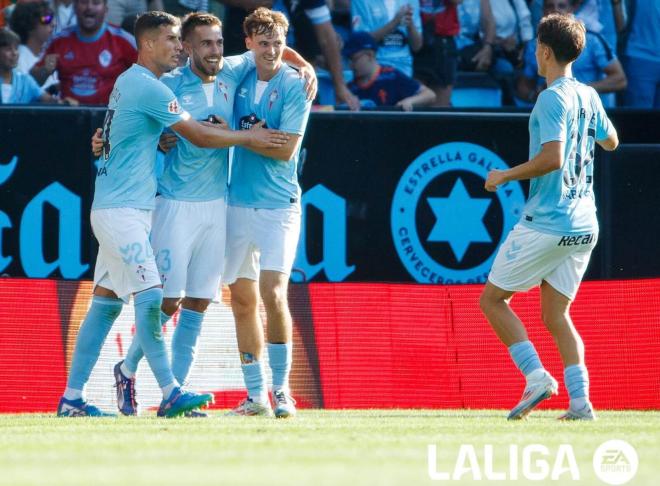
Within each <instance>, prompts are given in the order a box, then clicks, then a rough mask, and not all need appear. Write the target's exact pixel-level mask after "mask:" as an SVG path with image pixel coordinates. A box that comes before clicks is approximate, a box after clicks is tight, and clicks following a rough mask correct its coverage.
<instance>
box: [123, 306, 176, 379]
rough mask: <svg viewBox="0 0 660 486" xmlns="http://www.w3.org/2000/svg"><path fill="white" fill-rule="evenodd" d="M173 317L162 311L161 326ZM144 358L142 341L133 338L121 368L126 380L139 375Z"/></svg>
mask: <svg viewBox="0 0 660 486" xmlns="http://www.w3.org/2000/svg"><path fill="white" fill-rule="evenodd" d="M171 317H172V316H168V315H167V314H165V313H164V312H163V311H160V325H161V326H164V325H165V324H166V323H167V321H169V320H170V318H171ZM142 358H144V353H143V352H142V348H141V347H140V340H139V339H137V338H136V336H133V341H132V342H131V345H130V346H129V348H128V351H127V352H126V358H124V362H123V363H122V364H121V366H120V367H119V368H120V369H121V372H122V374H123V375H124V376H125V377H126V378H133V377H134V376H135V373H137V368H138V364H139V363H140V361H141V360H142Z"/></svg>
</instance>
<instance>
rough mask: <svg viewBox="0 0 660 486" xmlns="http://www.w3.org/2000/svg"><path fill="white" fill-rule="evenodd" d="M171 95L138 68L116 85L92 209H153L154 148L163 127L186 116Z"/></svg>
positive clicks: (155, 79)
mask: <svg viewBox="0 0 660 486" xmlns="http://www.w3.org/2000/svg"><path fill="white" fill-rule="evenodd" d="M186 115H187V114H186V113H185V112H182V110H181V108H180V107H179V104H178V102H177V99H176V97H175V96H174V94H173V93H172V91H171V90H170V89H169V88H167V87H166V86H165V85H164V84H162V83H161V82H160V81H158V79H157V78H156V76H155V75H154V74H153V73H152V72H151V71H149V70H148V69H146V68H145V67H143V66H140V65H138V64H134V65H133V66H132V67H131V68H129V69H128V70H127V71H126V72H124V73H123V74H122V75H121V76H120V77H119V78H118V79H117V82H116V83H115V87H114V89H113V91H112V94H111V95H110V103H109V104H108V111H107V113H106V116H105V120H104V122H103V140H104V146H103V154H102V156H101V158H100V159H99V163H98V170H97V175H96V191H95V194H94V203H93V205H92V208H94V209H101V208H113V207H132V208H139V209H153V207H154V196H155V194H156V171H155V165H156V147H157V146H158V139H159V137H160V134H161V132H162V130H163V128H164V127H165V126H169V125H172V124H174V123H176V122H178V121H181V120H183V119H185V118H186Z"/></svg>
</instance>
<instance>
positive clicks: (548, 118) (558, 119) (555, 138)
mask: <svg viewBox="0 0 660 486" xmlns="http://www.w3.org/2000/svg"><path fill="white" fill-rule="evenodd" d="M535 109H536V110H538V111H537V114H538V120H539V135H540V142H541V145H543V144H545V143H548V142H565V141H566V123H567V119H566V114H567V111H566V105H565V104H564V101H563V100H562V99H561V96H559V95H558V94H557V93H556V92H555V91H553V90H550V89H546V90H544V91H542V92H541V94H540V95H539V97H538V100H537V101H536V107H535Z"/></svg>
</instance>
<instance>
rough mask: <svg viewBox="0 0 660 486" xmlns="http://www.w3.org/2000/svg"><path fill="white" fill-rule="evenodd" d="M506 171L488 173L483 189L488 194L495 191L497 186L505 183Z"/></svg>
mask: <svg viewBox="0 0 660 486" xmlns="http://www.w3.org/2000/svg"><path fill="white" fill-rule="evenodd" d="M505 172H506V171H503V170H497V169H493V170H491V171H490V172H489V173H488V178H487V179H486V183H485V184H484V187H485V188H486V190H487V191H488V192H495V191H497V186H500V185H502V184H504V183H505V182H506V177H505V176H506V174H505Z"/></svg>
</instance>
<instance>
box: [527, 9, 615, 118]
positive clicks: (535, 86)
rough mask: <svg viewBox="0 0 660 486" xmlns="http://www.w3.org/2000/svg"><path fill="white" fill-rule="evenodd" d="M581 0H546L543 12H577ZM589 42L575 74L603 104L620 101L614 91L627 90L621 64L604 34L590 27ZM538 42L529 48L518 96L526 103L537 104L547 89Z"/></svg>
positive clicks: (578, 62) (581, 55) (576, 63)
mask: <svg viewBox="0 0 660 486" xmlns="http://www.w3.org/2000/svg"><path fill="white" fill-rule="evenodd" d="M579 1H580V0H544V3H543V14H544V15H548V14H550V13H553V12H559V13H573V12H574V11H575V8H576V7H577V6H578V5H579ZM586 41H587V42H586V45H585V47H584V50H583V51H582V54H580V56H579V57H578V58H577V60H576V61H575V62H574V63H573V77H574V78H575V79H577V80H578V81H580V82H582V83H584V84H588V85H590V86H591V87H592V88H594V89H595V90H596V91H597V92H598V93H599V94H600V97H601V99H602V101H603V106H605V107H612V106H615V104H616V102H615V99H614V92H616V91H621V90H623V89H625V87H626V84H627V80H626V74H625V73H624V71H623V67H622V66H621V63H620V62H619V60H618V59H617V57H616V54H615V53H614V51H613V50H612V49H611V48H610V46H609V45H608V44H607V42H606V41H605V39H604V38H603V36H602V35H600V34H596V33H594V32H592V31H590V30H588V29H587V35H586ZM535 52H536V41H532V42H529V43H528V44H527V48H526V49H525V67H524V69H523V73H522V75H521V76H520V77H519V79H518V82H517V95H518V97H519V98H520V99H521V100H522V101H523V102H528V103H533V102H534V101H535V100H536V97H537V96H538V94H539V92H540V91H542V90H543V88H544V80H543V79H542V78H541V77H540V76H538V74H537V64H536V55H535Z"/></svg>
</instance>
